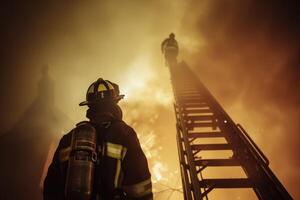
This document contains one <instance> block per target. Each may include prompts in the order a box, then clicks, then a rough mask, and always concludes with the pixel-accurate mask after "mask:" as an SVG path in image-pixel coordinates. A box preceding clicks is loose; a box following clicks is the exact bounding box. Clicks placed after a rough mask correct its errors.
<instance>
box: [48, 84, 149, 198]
mask: <svg viewBox="0 0 300 200" xmlns="http://www.w3.org/2000/svg"><path fill="white" fill-rule="evenodd" d="M123 97H124V95H120V94H119V87H118V85H117V84H115V83H112V82H110V81H108V80H103V79H101V78H100V79H98V80H97V81H95V82H94V83H92V84H91V85H90V87H89V88H88V91H87V95H86V101H84V102H82V103H80V104H79V105H80V106H83V105H87V106H88V110H87V113H86V117H87V118H88V119H89V121H83V122H80V123H78V124H77V125H76V127H75V128H74V129H73V130H71V131H70V132H69V133H68V134H66V135H64V136H63V137H62V139H61V140H60V143H59V145H58V148H57V150H56V152H55V154H54V157H53V160H52V163H51V165H50V166H49V169H48V174H47V176H46V178H45V181H44V191H43V196H44V200H98V199H99V200H113V199H120V200H123V199H126V200H127V199H128V200H131V199H132V200H151V199H153V195H152V183H151V177H150V176H151V175H150V172H149V169H148V163H147V159H146V157H145V154H144V153H143V151H142V149H141V146H140V143H139V140H138V138H137V135H136V133H135V131H134V130H133V129H132V128H131V127H130V126H128V125H127V124H126V123H125V122H124V121H122V110H121V109H120V107H119V106H118V104H117V103H118V102H119V101H120V100H121V99H122V98H123Z"/></svg>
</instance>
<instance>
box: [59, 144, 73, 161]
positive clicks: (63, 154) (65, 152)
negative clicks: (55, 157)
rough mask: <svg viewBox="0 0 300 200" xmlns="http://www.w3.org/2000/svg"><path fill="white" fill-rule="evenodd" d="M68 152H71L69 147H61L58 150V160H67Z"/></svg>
mask: <svg viewBox="0 0 300 200" xmlns="http://www.w3.org/2000/svg"><path fill="white" fill-rule="evenodd" d="M70 152H71V147H67V148H64V149H61V150H60V151H59V160H60V162H64V161H67V160H69V158H70Z"/></svg>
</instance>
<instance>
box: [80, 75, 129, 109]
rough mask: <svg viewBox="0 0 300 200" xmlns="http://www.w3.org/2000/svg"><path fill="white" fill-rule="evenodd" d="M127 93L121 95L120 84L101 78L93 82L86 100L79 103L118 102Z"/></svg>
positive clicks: (81, 104)
mask: <svg viewBox="0 0 300 200" xmlns="http://www.w3.org/2000/svg"><path fill="white" fill-rule="evenodd" d="M124 96H125V95H120V91H119V86H118V85H117V84H115V83H113V82H110V81H108V80H103V79H102V78H99V79H98V80H97V81H95V82H94V83H92V84H91V85H90V87H89V88H88V90H87V94H86V101H83V102H81V103H80V104H79V105H80V106H84V105H93V104H100V103H108V102H114V103H118V102H119V101H120V100H121V99H123V98H124Z"/></svg>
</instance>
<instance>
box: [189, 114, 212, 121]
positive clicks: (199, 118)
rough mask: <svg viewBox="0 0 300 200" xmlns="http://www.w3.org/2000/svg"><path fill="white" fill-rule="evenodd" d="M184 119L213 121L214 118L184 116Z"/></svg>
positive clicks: (207, 116)
mask: <svg viewBox="0 0 300 200" xmlns="http://www.w3.org/2000/svg"><path fill="white" fill-rule="evenodd" d="M184 119H186V120H192V121H208V120H210V121H212V120H213V116H212V115H198V116H196V115H194V116H184Z"/></svg>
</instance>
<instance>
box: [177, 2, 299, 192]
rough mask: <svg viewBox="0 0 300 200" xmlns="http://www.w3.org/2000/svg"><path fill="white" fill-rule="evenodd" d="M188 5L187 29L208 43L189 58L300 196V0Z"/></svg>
mask: <svg viewBox="0 0 300 200" xmlns="http://www.w3.org/2000/svg"><path fill="white" fill-rule="evenodd" d="M187 10H188V11H187V13H186V15H185V17H184V18H183V21H184V23H183V25H182V27H183V28H182V29H181V31H182V33H183V34H189V35H190V36H191V37H194V38H195V41H197V40H200V41H201V42H200V43H199V44H198V48H196V50H194V51H192V52H191V51H189V50H188V47H187V49H184V51H186V52H184V54H185V56H184V57H185V58H187V60H188V61H190V63H193V64H192V67H193V68H194V70H195V71H196V72H197V73H198V75H199V77H200V78H201V80H202V81H203V82H204V83H205V84H206V85H207V87H208V88H209V89H210V90H211V92H212V93H213V94H214V95H215V96H216V97H217V99H218V100H220V102H221V104H222V105H224V107H225V109H226V110H227V111H228V112H229V113H230V114H231V116H232V117H233V118H234V120H235V121H236V122H239V123H242V124H243V125H244V126H245V127H246V129H247V130H249V132H250V133H251V135H252V137H254V138H255V141H257V142H258V144H259V146H261V147H262V148H263V150H264V151H265V153H266V154H267V155H268V156H269V158H270V160H271V167H272V168H273V169H274V170H275V172H277V174H278V175H279V177H280V179H281V180H282V181H283V183H284V184H286V185H288V187H289V188H291V189H290V190H291V192H292V194H293V195H294V197H296V198H299V193H298V192H297V191H296V189H295V187H296V186H294V185H295V183H296V182H299V176H298V175H296V174H295V169H297V168H298V167H299V158H298V153H297V152H298V151H299V147H298V146H299V145H298V144H299V142H300V136H299V124H298V123H297V121H299V102H300V93H299V89H298V88H299V86H300V79H299V74H300V54H299V47H300V37H299V33H300V26H299V25H300V14H299V13H300V4H299V2H298V1H256V0H246V1H235V0H231V1H214V0H213V1H192V2H191V3H190V4H189V6H188V8H187ZM241 112H242V113H241ZM281 170H282V173H280V171H281ZM283 171H284V172H283ZM293 171H294V172H293Z"/></svg>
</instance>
